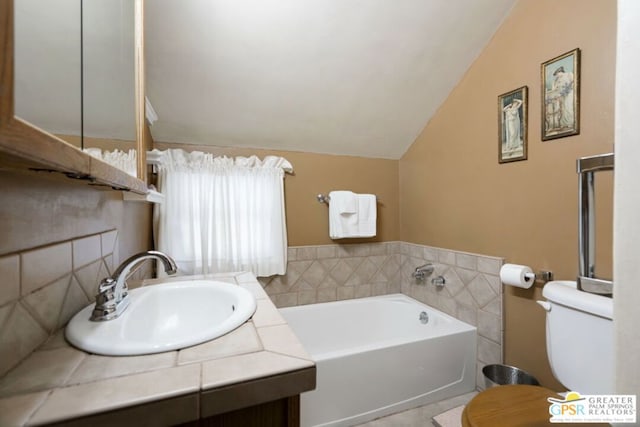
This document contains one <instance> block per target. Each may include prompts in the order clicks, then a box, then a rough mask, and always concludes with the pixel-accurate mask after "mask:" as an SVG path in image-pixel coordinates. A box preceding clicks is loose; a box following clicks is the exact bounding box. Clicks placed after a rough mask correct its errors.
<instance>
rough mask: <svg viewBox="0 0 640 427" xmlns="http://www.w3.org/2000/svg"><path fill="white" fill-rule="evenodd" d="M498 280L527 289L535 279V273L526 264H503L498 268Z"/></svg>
mask: <svg viewBox="0 0 640 427" xmlns="http://www.w3.org/2000/svg"><path fill="white" fill-rule="evenodd" d="M500 280H501V281H502V283H504V284H505V285H509V286H516V287H518V288H525V289H529V288H530V287H531V286H532V285H533V282H535V281H536V275H535V274H534V273H533V271H531V268H529V267H527V266H526V265H518V264H505V265H503V266H502V267H501V268H500Z"/></svg>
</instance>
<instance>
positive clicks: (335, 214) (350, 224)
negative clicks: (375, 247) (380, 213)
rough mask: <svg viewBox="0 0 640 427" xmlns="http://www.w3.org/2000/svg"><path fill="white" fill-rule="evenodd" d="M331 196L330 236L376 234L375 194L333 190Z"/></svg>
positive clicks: (367, 235)
mask: <svg viewBox="0 0 640 427" xmlns="http://www.w3.org/2000/svg"><path fill="white" fill-rule="evenodd" d="M352 197H353V200H352V199H351V198H352ZM329 198H330V200H329V237H331V238H332V239H344V238H349V237H374V236H375V235H376V219H377V211H376V208H377V206H376V196H375V195H373V194H354V193H352V192H350V191H332V192H331V193H329Z"/></svg>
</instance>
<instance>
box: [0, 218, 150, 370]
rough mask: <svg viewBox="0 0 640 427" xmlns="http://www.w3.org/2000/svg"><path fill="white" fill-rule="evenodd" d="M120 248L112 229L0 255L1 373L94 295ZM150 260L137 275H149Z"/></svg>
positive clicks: (42, 340)
mask: <svg viewBox="0 0 640 427" xmlns="http://www.w3.org/2000/svg"><path fill="white" fill-rule="evenodd" d="M117 248H118V232H117V230H110V231H107V232H104V233H99V234H93V235H90V236H82V237H79V238H76V239H73V240H69V241H65V242H58V243H55V244H52V245H47V246H44V247H39V248H34V249H29V250H26V251H23V252H20V253H17V254H12V255H7V256H3V257H0V376H2V375H3V374H5V373H6V372H7V371H9V370H10V369H11V368H12V367H14V366H15V365H17V364H18V363H19V362H20V361H21V360H23V359H24V358H25V357H26V356H28V355H29V354H30V353H31V352H32V351H33V350H34V349H35V348H36V347H38V346H40V345H41V344H42V343H44V342H45V341H46V340H47V338H49V337H50V336H51V335H52V334H54V333H55V332H56V331H58V330H59V329H60V328H62V327H64V326H65V325H66V323H67V322H68V321H69V319H71V317H72V316H73V315H74V314H75V313H76V312H78V310H80V309H81V308H82V307H84V306H86V305H87V304H89V303H90V302H91V301H94V300H95V294H96V290H97V287H98V283H99V281H100V280H101V279H102V278H104V277H107V276H108V275H109V271H112V270H113V267H114V263H115V264H117V263H118V262H119V259H120V258H119V255H118V253H117ZM145 264H146V265H145ZM149 264H150V263H144V264H141V266H143V267H142V268H140V269H138V270H137V271H136V273H135V274H136V278H146V277H150V272H151V268H150V265H149Z"/></svg>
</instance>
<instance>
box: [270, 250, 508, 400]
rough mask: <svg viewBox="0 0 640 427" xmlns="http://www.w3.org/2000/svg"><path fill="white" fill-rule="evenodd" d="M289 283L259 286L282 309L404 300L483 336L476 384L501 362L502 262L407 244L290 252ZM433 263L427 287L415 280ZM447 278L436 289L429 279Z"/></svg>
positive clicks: (275, 279) (284, 279)
mask: <svg viewBox="0 0 640 427" xmlns="http://www.w3.org/2000/svg"><path fill="white" fill-rule="evenodd" d="M288 256H289V260H288V265H287V273H286V274H285V275H284V276H272V277H267V278H259V280H260V282H261V283H262V285H263V286H264V288H265V291H266V292H267V294H268V295H269V296H270V297H271V299H272V300H273V301H274V303H275V304H276V306H278V307H287V306H293V305H304V304H312V303H316V302H327V301H337V300H344V299H351V298H362V297H368V296H374V295H384V294H392V293H403V294H406V295H409V296H411V297H412V298H415V299H417V300H419V301H421V302H423V303H425V304H427V305H429V306H431V307H434V308H436V309H438V310H440V311H443V312H445V313H447V314H449V315H451V316H453V317H456V318H458V319H460V320H462V321H464V322H467V323H469V324H471V325H474V326H476V327H477V328H478V349H477V350H478V351H477V354H478V360H477V384H478V386H479V387H482V385H483V384H484V380H483V375H482V367H484V366H485V365H487V364H492V363H502V360H503V356H502V355H503V351H502V346H503V310H502V298H503V292H502V283H501V282H500V277H499V274H500V267H501V266H502V264H503V262H504V260H503V259H502V258H498V257H493V256H485V255H478V254H471V253H467V252H458V251H452V250H448V249H442V248H436V247H431V246H424V245H417V244H413V243H406V242H385V243H364V244H349V245H322V246H297V247H290V248H289V253H288ZM427 262H430V263H432V264H433V265H434V272H433V274H432V275H430V276H429V277H427V278H426V280H424V281H423V282H420V281H417V280H415V279H413V278H412V277H411V273H412V272H413V271H414V270H415V268H416V267H418V266H420V265H423V264H425V263H427ZM437 276H442V277H444V279H445V286H444V287H442V288H438V287H436V286H435V285H433V284H432V283H431V279H432V278H434V277H437Z"/></svg>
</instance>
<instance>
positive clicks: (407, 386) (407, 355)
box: [280, 294, 476, 427]
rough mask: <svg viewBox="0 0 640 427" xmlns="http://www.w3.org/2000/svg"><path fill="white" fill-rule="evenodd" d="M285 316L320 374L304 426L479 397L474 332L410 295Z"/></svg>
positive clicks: (303, 412) (307, 399) (292, 310)
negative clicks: (470, 395) (465, 395)
mask: <svg viewBox="0 0 640 427" xmlns="http://www.w3.org/2000/svg"><path fill="white" fill-rule="evenodd" d="M280 312H281V313H282V315H283V316H284V318H285V319H286V320H287V322H288V323H289V326H290V327H291V328H292V329H293V330H294V332H295V333H296V335H297V336H298V338H299V339H300V341H301V342H302V344H303V345H304V346H305V348H306V349H307V351H308V352H309V353H310V354H311V356H312V357H313V359H314V360H315V361H316V366H317V387H316V389H315V390H314V391H310V392H306V393H303V394H302V395H301V398H300V406H301V408H300V416H301V424H302V426H305V427H306V426H350V425H353V424H357V423H362V422H365V421H369V420H372V419H374V418H378V417H381V416H383V415H387V414H391V413H394V412H398V411H403V410H406V409H409V408H413V407H416V406H420V405H425V404H428V403H433V402H437V401H439V400H441V399H446V398H449V397H453V396H457V395H459V394H463V393H467V392H470V391H472V390H474V389H475V386H476V384H475V366H476V328H475V327H473V326H471V325H468V324H466V323H464V322H461V321H460V320H457V319H455V318H453V317H451V316H448V315H447V314H445V313H442V312H440V311H438V310H436V309H434V308H432V307H429V306H427V305H424V304H422V303H420V302H418V301H416V300H414V299H412V298H409V297H407V296H405V295H402V294H394V295H385V296H380V297H371V298H362V299H355V300H347V301H338V302H329V303H322V304H312V305H304V306H298V307H289V308H283V309H280ZM421 312H426V313H427V314H428V317H429V321H428V323H426V324H423V323H422V322H421V321H420V320H419V318H420V313H421Z"/></svg>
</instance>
